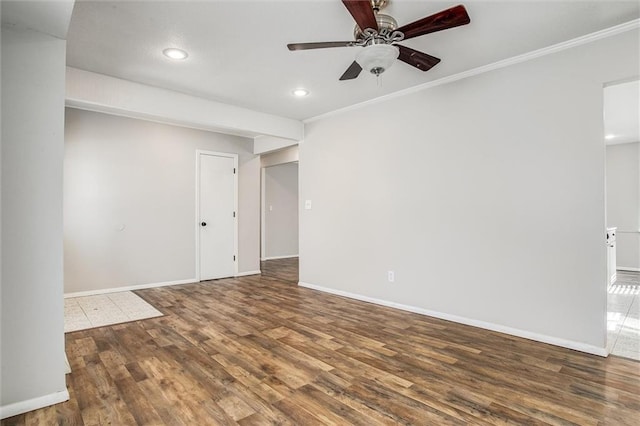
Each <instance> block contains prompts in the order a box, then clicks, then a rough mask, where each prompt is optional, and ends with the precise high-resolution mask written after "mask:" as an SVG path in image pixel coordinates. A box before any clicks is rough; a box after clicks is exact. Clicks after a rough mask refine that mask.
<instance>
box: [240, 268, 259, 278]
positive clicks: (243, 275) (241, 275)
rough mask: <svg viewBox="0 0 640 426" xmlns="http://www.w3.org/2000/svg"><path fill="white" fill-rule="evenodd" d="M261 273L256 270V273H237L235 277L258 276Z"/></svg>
mask: <svg viewBox="0 0 640 426" xmlns="http://www.w3.org/2000/svg"><path fill="white" fill-rule="evenodd" d="M261 273H262V271H261V270H259V269H258V270H256V271H246V272H238V273H237V274H236V275H235V276H236V277H246V276H247V275H260V274H261Z"/></svg>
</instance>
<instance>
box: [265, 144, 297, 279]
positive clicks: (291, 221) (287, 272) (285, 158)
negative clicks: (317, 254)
mask: <svg viewBox="0 0 640 426" xmlns="http://www.w3.org/2000/svg"><path fill="white" fill-rule="evenodd" d="M297 154H298V147H297V146H295V147H289V148H286V149H285V150H281V151H276V152H274V153H270V154H267V155H264V156H263V157H262V158H261V160H262V161H261V162H262V232H261V239H262V241H261V253H260V260H261V267H260V269H261V271H262V274H263V276H275V277H277V278H279V279H282V280H285V281H290V282H294V283H296V284H297V283H298V214H299V208H300V203H299V197H298V161H297V160H298V155H297Z"/></svg>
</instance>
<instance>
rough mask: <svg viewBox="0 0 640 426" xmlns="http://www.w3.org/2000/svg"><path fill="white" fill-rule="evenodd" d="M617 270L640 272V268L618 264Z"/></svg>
mask: <svg viewBox="0 0 640 426" xmlns="http://www.w3.org/2000/svg"><path fill="white" fill-rule="evenodd" d="M616 270H617V271H629V272H640V268H632V267H630V266H616Z"/></svg>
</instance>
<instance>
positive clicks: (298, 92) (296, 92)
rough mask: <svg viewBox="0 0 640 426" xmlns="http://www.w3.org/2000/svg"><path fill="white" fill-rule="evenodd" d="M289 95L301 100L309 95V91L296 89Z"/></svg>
mask: <svg viewBox="0 0 640 426" xmlns="http://www.w3.org/2000/svg"><path fill="white" fill-rule="evenodd" d="M291 93H293V96H297V97H298V98H303V97H305V96H307V95H308V94H309V91H308V90H307V89H303V88H298V89H295V90H294V91H293V92H291Z"/></svg>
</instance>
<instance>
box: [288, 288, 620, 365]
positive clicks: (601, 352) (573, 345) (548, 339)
mask: <svg viewBox="0 0 640 426" xmlns="http://www.w3.org/2000/svg"><path fill="white" fill-rule="evenodd" d="M298 285H299V286H300V287H305V288H310V289H312V290H318V291H322V292H324V293H331V294H335V295H338V296H343V297H348V298H350V299H355V300H360V301H363V302H369V303H373V304H376V305H382V306H387V307H389V308H395V309H400V310H402V311H408V312H412V313H415V314H421V315H426V316H429V317H434V318H439V319H443V320H447V321H452V322H456V323H459V324H465V325H470V326H473V327H478V328H483V329H485V330H491V331H497V332H499V333H504V334H509V335H511V336H516V337H522V338H525V339H529V340H534V341H536V342H542V343H548V344H550V345H555V346H560V347H563V348H568V349H573V350H576V351H580V352H586V353H588V354H593V355H598V356H602V357H606V356H607V355H608V353H607V349H606V348H599V347H597V346H593V345H587V344H584V343H580V342H574V341H573V340H566V339H561V338H558V337H553V336H547V335H544V334H538V333H533V332H530V331H526V330H520V329H517V328H512V327H506V326H503V325H499V324H493V323H490V322H485V321H479V320H475V319H471V318H466V317H461V316H458V315H451V314H445V313H442V312H437V311H431V310H429V309H423V308H418V307H415V306H409V305H403V304H401V303H395V302H389V301H387V300H382V299H376V298H373V297H369V296H363V295H360V294H355V293H350V292H347V291H342V290H336V289H333V288H327V287H322V286H318V285H315V284H309V283H305V282H299V283H298Z"/></svg>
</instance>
